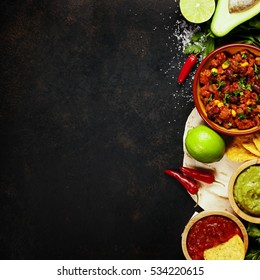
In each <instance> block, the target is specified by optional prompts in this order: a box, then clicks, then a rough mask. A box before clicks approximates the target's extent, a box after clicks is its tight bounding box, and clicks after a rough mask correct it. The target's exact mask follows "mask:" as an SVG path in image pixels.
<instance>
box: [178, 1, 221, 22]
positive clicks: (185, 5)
mask: <svg viewBox="0 0 260 280" xmlns="http://www.w3.org/2000/svg"><path fill="white" fill-rule="evenodd" d="M215 7H216V6H215V0H180V9H181V13H182V15H183V16H184V17H185V19H186V20H188V21H189V22H192V23H202V22H205V21H207V20H209V19H210V18H211V17H212V15H213V14H214V11H215Z"/></svg>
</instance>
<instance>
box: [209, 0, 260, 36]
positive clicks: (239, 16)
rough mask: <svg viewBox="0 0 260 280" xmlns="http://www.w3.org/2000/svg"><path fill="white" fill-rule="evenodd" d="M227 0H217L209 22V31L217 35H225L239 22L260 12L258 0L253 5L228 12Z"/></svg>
mask: <svg viewBox="0 0 260 280" xmlns="http://www.w3.org/2000/svg"><path fill="white" fill-rule="evenodd" d="M228 2H229V1H228V0H218V4H217V7H216V10H215V13H214V15H213V18H212V22H211V26H210V28H211V31H212V32H213V33H214V34H215V35H216V36H218V37H222V36H225V35H226V34H228V33H229V32H230V31H231V30H232V29H234V28H235V27H237V26H238V25H239V24H241V23H243V22H245V21H247V20H249V19H251V18H252V17H254V16H256V15H257V14H258V13H260V1H258V3H257V4H255V5H254V6H252V7H250V8H248V9H246V10H243V11H240V12H233V13H230V12H229V7H228Z"/></svg>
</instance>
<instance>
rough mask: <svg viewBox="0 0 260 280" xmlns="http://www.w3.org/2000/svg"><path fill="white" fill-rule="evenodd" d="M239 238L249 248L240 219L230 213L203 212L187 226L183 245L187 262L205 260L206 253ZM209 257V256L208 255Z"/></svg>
mask: <svg viewBox="0 0 260 280" xmlns="http://www.w3.org/2000/svg"><path fill="white" fill-rule="evenodd" d="M234 238H239V239H240V240H241V241H242V242H243V244H244V250H245V252H246V251H247V248H248V234H247V231H246V228H245V226H244V224H243V223H242V222H241V221H240V219H239V218H238V217H236V216H235V215H234V214H232V213H230V212H228V211H202V212H200V213H197V214H196V215H194V216H193V217H192V218H191V219H190V220H189V222H188V223H187V225H186V226H185V228H184V230H183V233H182V238H181V245H182V251H183V254H184V256H185V258H186V259H187V260H204V259H205V257H204V256H205V252H207V253H208V252H209V250H210V249H214V248H218V247H219V246H220V245H224V244H227V242H229V241H230V240H234ZM207 255H208V254H207Z"/></svg>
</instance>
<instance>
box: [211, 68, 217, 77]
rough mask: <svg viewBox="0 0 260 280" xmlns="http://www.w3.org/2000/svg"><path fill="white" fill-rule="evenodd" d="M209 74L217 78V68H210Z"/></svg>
mask: <svg viewBox="0 0 260 280" xmlns="http://www.w3.org/2000/svg"><path fill="white" fill-rule="evenodd" d="M211 74H212V75H213V76H217V75H218V69H217V68H212V69H211Z"/></svg>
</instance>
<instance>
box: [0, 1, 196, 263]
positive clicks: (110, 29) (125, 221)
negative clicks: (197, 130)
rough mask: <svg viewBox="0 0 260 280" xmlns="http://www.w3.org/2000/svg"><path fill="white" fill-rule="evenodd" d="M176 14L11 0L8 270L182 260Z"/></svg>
mask: <svg viewBox="0 0 260 280" xmlns="http://www.w3.org/2000/svg"><path fill="white" fill-rule="evenodd" d="M177 3H178V1H173V0H162V1H158V0H143V1H142V0H131V1H130V0H114V1H107V0H97V1H95V0H77V1H76V0H66V1H65V0H46V1H38V0H27V1H26V0H25V1H5V0H4V1H1V4H0V7H1V27H0V28H1V29H0V30H1V34H0V36H1V37H0V48H1V49H0V57H1V63H0V67H1V94H0V122H1V129H0V133H1V157H0V158H1V176H0V177H1V179H0V221H1V223H0V252H1V253H0V256H1V259H183V258H184V257H183V254H182V252H181V233H182V231H183V229H184V226H185V224H186V223H187V221H188V219H189V218H190V217H191V215H192V214H193V212H194V210H195V209H194V202H193V201H192V199H191V198H190V196H189V195H188V194H187V192H186V191H185V190H184V189H183V188H182V186H181V185H180V184H179V183H177V182H175V181H174V180H172V179H170V178H168V177H166V176H165V175H164V174H163V170H164V169H165V168H178V167H179V166H180V165H181V164H182V159H183V150H182V133H183V131H184V125H185V121H186V119H187V117H188V115H189V113H190V111H191V109H192V108H193V103H192V102H186V100H187V96H186V97H185V96H183V95H182V94H181V93H178V92H179V88H180V86H179V85H177V83H176V80H172V81H171V82H169V80H170V77H167V75H166V74H165V71H162V69H167V67H168V64H169V61H172V59H173V53H172V52H170V51H169V48H167V47H166V39H167V37H168V33H169V30H167V26H168V27H172V26H173V25H174V24H175V23H176V21H177V20H180V19H181V15H180V14H179V12H177V11H178V9H179V8H178V5H177ZM175 44H176V46H175ZM177 44H178V42H177V39H176V43H173V47H172V50H173V52H174V55H176V54H178V53H179V55H180V56H178V57H180V60H178V59H179V58H178V57H176V58H174V59H173V64H174V65H176V68H174V69H173V70H172V71H173V72H172V75H175V77H176V76H177V74H178V71H179V70H178V67H177V65H178V63H182V61H183V57H182V51H181V50H180V49H178V46H177ZM189 79H190V78H189ZM185 86H186V88H187V95H188V94H190V92H191V90H190V85H189V84H188V83H186V85H184V87H185ZM173 93H177V97H175V98H173ZM178 104H181V106H179V105H178Z"/></svg>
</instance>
